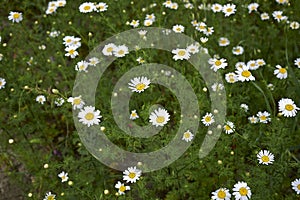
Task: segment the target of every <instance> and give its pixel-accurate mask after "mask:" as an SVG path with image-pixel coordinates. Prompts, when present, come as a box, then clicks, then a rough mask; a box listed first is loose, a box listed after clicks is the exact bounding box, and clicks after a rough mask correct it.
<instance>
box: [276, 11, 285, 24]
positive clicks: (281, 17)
mask: <svg viewBox="0 0 300 200" xmlns="http://www.w3.org/2000/svg"><path fill="white" fill-rule="evenodd" d="M282 13H283V12H282V11H274V12H273V13H272V16H273V18H274V19H275V20H276V21H277V22H281V21H284V20H287V19H288V17H287V16H283V15H282Z"/></svg>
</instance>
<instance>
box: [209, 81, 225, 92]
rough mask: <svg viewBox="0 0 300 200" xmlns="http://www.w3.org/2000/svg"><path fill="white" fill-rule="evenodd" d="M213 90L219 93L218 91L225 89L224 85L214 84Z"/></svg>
mask: <svg viewBox="0 0 300 200" xmlns="http://www.w3.org/2000/svg"><path fill="white" fill-rule="evenodd" d="M211 88H212V90H213V91H214V92H217V91H221V90H223V89H224V85H223V84H222V83H214V84H213V85H212V86H211Z"/></svg>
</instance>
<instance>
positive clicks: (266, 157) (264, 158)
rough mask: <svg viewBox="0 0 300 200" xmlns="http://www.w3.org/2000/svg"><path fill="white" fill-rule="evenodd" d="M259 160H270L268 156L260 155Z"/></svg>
mask: <svg viewBox="0 0 300 200" xmlns="http://www.w3.org/2000/svg"><path fill="white" fill-rule="evenodd" d="M261 160H262V161H263V162H265V163H267V162H269V161H270V158H269V156H262V157H261Z"/></svg>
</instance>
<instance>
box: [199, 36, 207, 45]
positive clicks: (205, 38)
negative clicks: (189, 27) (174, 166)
mask: <svg viewBox="0 0 300 200" xmlns="http://www.w3.org/2000/svg"><path fill="white" fill-rule="evenodd" d="M200 41H201V42H202V43H203V44H204V43H206V42H207V41H208V38H207V37H200Z"/></svg>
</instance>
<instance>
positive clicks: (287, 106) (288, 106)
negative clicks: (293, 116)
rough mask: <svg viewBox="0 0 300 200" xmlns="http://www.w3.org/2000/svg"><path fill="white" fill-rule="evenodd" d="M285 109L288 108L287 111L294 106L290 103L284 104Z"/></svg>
mask: <svg viewBox="0 0 300 200" xmlns="http://www.w3.org/2000/svg"><path fill="white" fill-rule="evenodd" d="M285 109H286V110H288V111H292V110H294V106H293V105H291V104H286V105H285Z"/></svg>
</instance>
